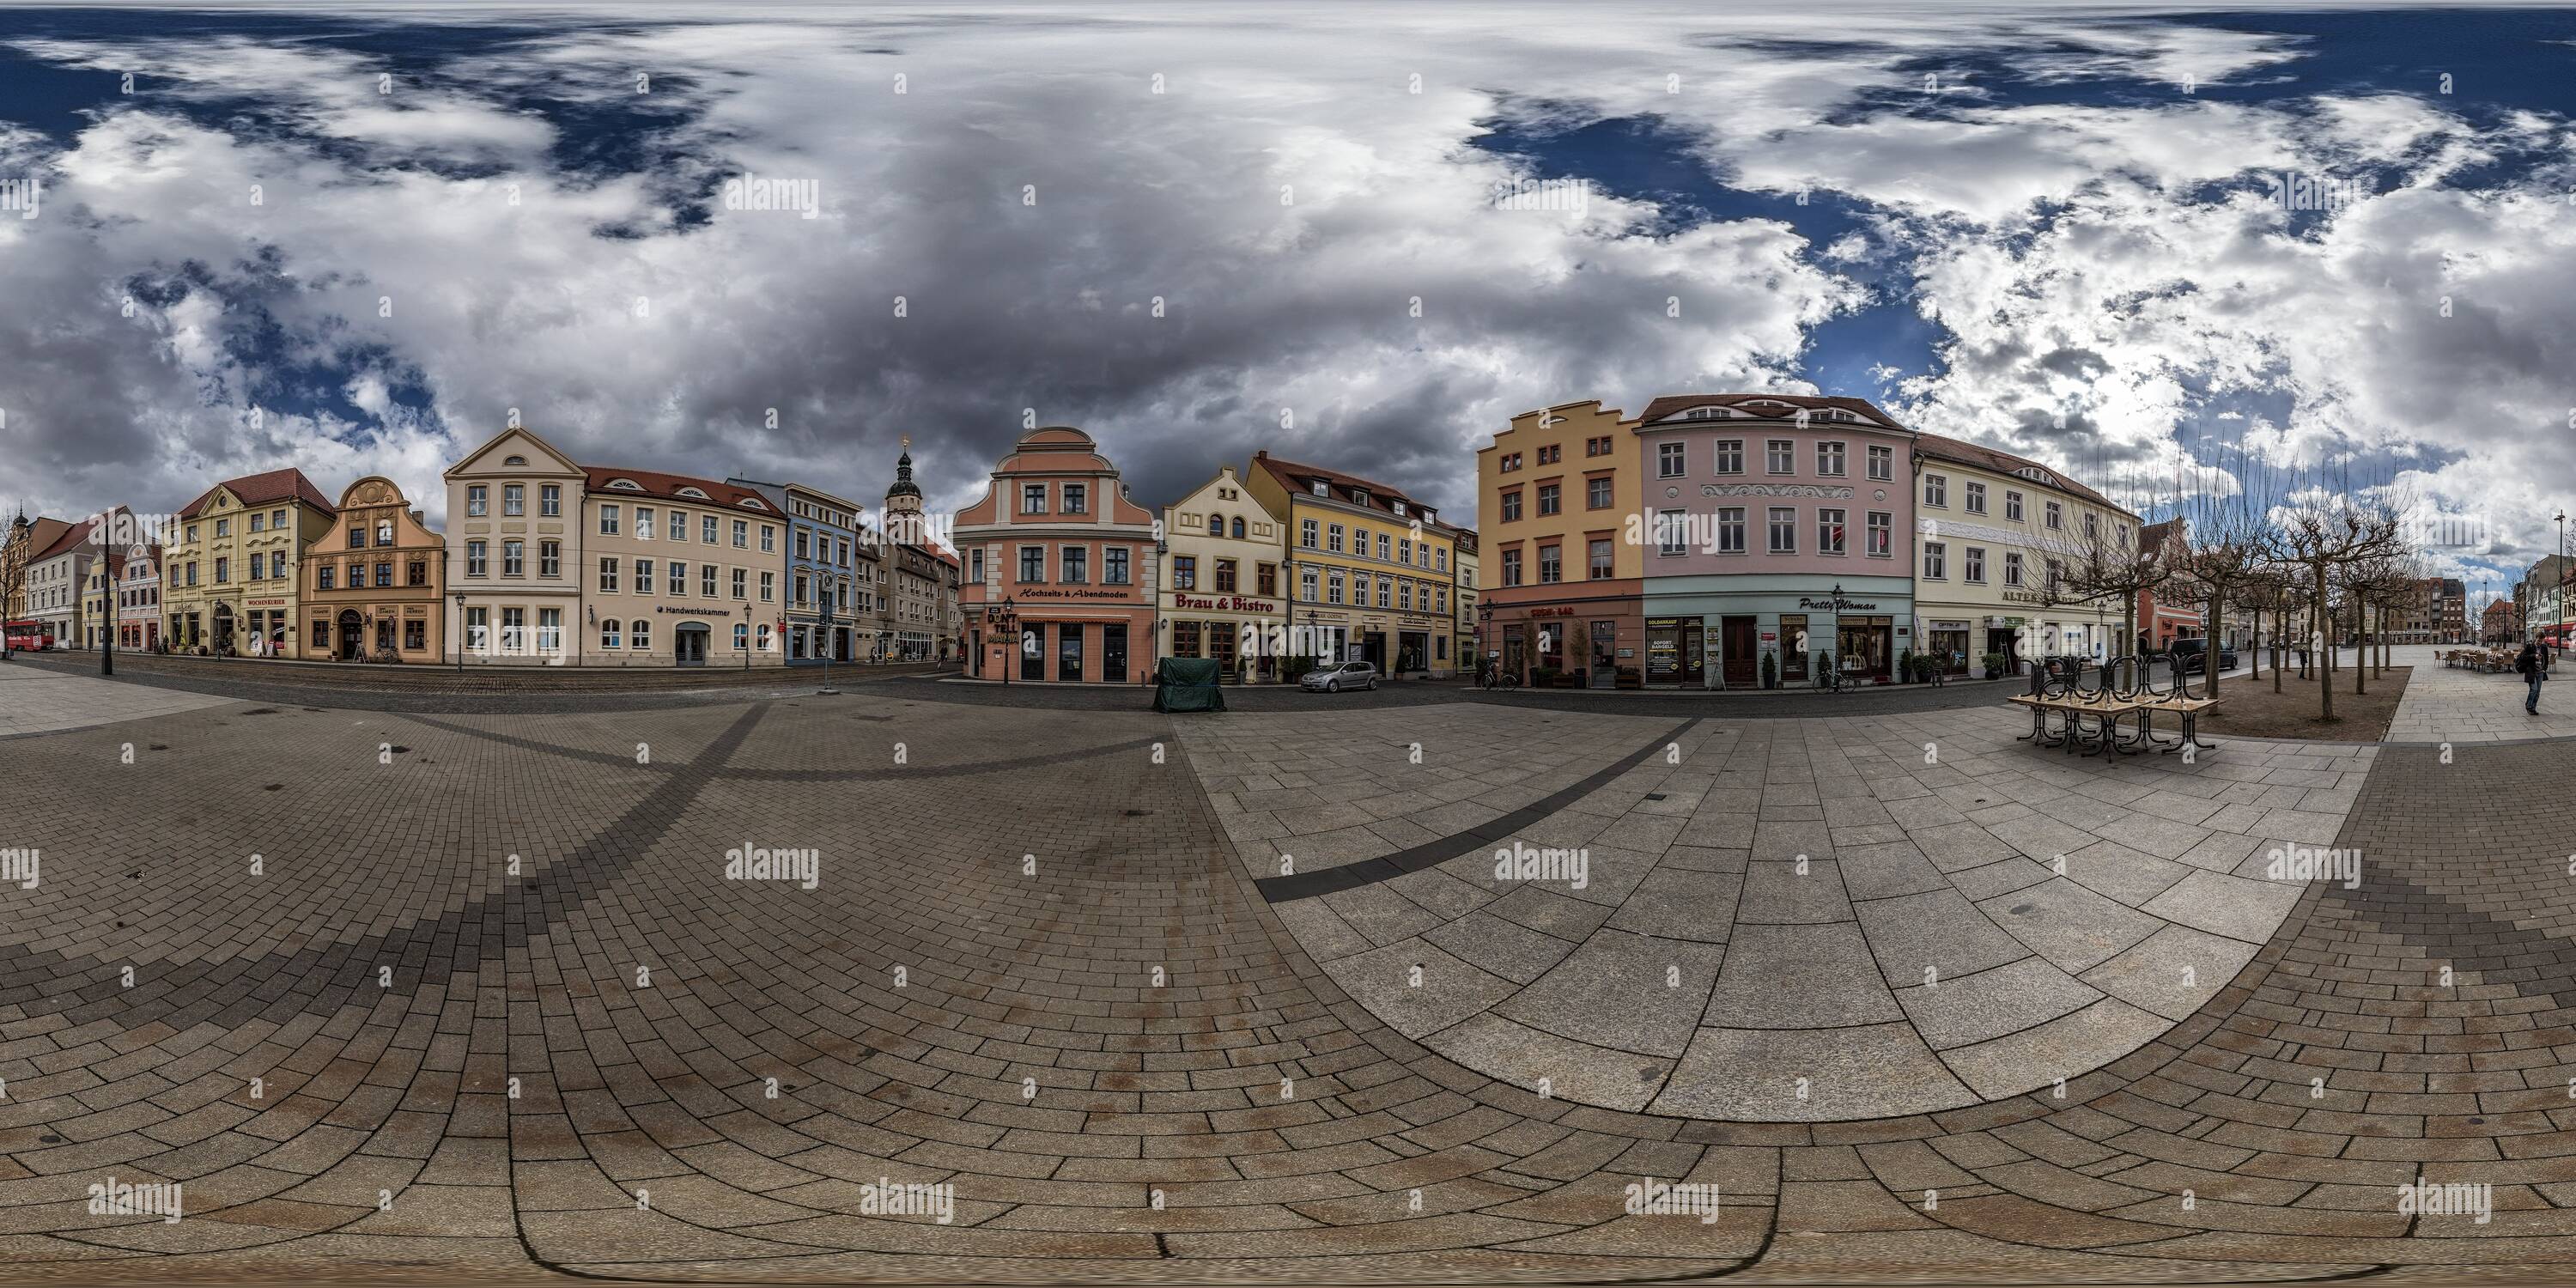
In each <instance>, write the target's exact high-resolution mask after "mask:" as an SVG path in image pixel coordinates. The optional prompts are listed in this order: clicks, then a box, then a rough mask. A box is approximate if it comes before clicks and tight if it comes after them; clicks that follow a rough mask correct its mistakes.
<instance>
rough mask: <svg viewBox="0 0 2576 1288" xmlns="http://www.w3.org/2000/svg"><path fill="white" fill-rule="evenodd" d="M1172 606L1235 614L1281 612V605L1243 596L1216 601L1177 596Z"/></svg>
mask: <svg viewBox="0 0 2576 1288" xmlns="http://www.w3.org/2000/svg"><path fill="white" fill-rule="evenodd" d="M1172 606H1173V607H1174V608H1200V609H1211V608H1212V609H1218V610H1221V611H1225V612H1235V613H1275V612H1278V611H1279V605H1277V604H1274V603H1272V602H1270V601H1269V600H1266V599H1245V598H1244V597H1243V596H1241V595H1220V596H1218V597H1216V598H1214V599H1206V598H1202V597H1200V596H1197V595H1180V594H1175V595H1173V596H1172Z"/></svg>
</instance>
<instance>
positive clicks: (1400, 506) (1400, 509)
mask: <svg viewBox="0 0 2576 1288" xmlns="http://www.w3.org/2000/svg"><path fill="white" fill-rule="evenodd" d="M1394 505H1395V512H1396V514H1397V516H1398V517H1401V516H1402V515H1403V514H1404V502H1402V501H1397V502H1394Z"/></svg>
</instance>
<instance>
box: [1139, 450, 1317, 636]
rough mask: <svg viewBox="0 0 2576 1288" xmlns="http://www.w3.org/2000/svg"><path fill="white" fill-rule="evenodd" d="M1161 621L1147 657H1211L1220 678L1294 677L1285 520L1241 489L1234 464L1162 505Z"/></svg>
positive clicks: (1221, 468) (1219, 469)
mask: <svg viewBox="0 0 2576 1288" xmlns="http://www.w3.org/2000/svg"><path fill="white" fill-rule="evenodd" d="M1163 539H1164V543H1165V544H1166V545H1167V546H1169V547H1170V550H1169V553H1167V554H1166V555H1164V557H1163V585H1162V595H1161V599H1162V611H1161V624H1160V626H1159V627H1158V631H1159V635H1158V637H1157V639H1156V641H1155V656H1156V657H1158V658H1161V657H1204V658H1214V659H1215V660H1216V661H1217V663H1218V665H1219V666H1220V668H1221V669H1222V670H1223V672H1224V675H1225V678H1226V679H1228V680H1232V679H1235V678H1236V677H1237V676H1238V675H1239V674H1240V675H1242V676H1244V677H1245V678H1248V679H1253V680H1283V679H1284V680H1294V679H1296V678H1297V677H1295V676H1293V675H1281V674H1280V667H1282V666H1283V665H1285V661H1284V659H1285V658H1286V657H1287V656H1289V654H1290V652H1291V650H1290V649H1289V648H1288V597H1287V595H1286V594H1285V593H1284V592H1283V589H1282V582H1281V579H1282V576H1283V570H1284V569H1285V568H1286V567H1287V566H1288V550H1287V527H1286V525H1284V524H1283V523H1281V522H1280V520H1279V518H1278V516H1276V515H1274V514H1272V513H1271V512H1270V511H1269V510H1268V509H1267V508H1265V507H1264V506H1262V505H1261V503H1260V502H1259V501H1257V500H1255V499H1254V498H1253V497H1252V495H1251V494H1250V493H1248V492H1247V491H1245V489H1244V485H1243V480H1242V479H1241V478H1239V477H1237V476H1236V474H1235V472H1234V467H1233V466H1231V465H1223V466H1219V467H1217V473H1216V477H1215V478H1212V479H1209V480H1208V481H1207V482H1205V483H1202V484H1200V485H1199V486H1198V487H1197V488H1196V489H1195V490H1193V491H1192V492H1191V493H1190V494H1189V495H1187V496H1184V497H1182V498H1181V499H1180V500H1178V501H1175V502H1173V503H1172V504H1170V505H1167V506H1165V507H1163Z"/></svg>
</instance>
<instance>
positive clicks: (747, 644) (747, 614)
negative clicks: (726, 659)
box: [742, 599, 751, 671]
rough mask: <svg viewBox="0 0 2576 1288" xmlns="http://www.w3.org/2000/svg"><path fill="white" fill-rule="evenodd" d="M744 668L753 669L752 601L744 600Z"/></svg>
mask: <svg viewBox="0 0 2576 1288" xmlns="http://www.w3.org/2000/svg"><path fill="white" fill-rule="evenodd" d="M742 669H743V670H745V671H749V670H750V669H751V601H750V600H748V599H746V600H744V601H742Z"/></svg>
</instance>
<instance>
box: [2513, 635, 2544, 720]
mask: <svg viewBox="0 0 2576 1288" xmlns="http://www.w3.org/2000/svg"><path fill="white" fill-rule="evenodd" d="M2513 669H2514V670H2516V671H2519V672H2521V673H2522V680H2523V683H2524V684H2526V685H2528V686H2530V696H2528V697H2525V698H2524V699H2523V700H2522V709H2523V711H2524V712H2526V713H2528V714H2530V715H2535V716H2536V715H2539V714H2540V686H2541V685H2542V684H2543V683H2545V682H2547V681H2548V679H2549V655H2548V654H2547V653H2544V652H2542V651H2541V649H2540V646H2539V645H2538V644H2535V643H2530V642H2527V641H2526V642H2525V643H2524V644H2523V646H2522V653H2521V654H2520V655H2519V656H2517V657H2515V658H2514V659H2513Z"/></svg>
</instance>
